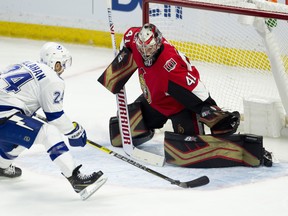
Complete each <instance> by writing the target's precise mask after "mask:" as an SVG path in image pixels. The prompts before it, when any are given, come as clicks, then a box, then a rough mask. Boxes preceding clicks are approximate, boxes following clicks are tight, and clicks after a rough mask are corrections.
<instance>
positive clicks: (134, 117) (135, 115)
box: [109, 102, 154, 147]
mask: <svg viewBox="0 0 288 216" xmlns="http://www.w3.org/2000/svg"><path fill="white" fill-rule="evenodd" d="M128 112H129V121H130V130H131V136H132V141H133V145H134V146H138V145H141V144H142V143H144V142H147V141H149V140H150V139H152V137H153V136H154V130H151V129H148V128H147V127H146V125H145V122H144V120H143V116H142V111H141V103H139V102H134V103H132V104H129V105H128ZM109 133H110V142H111V145H112V146H114V147H122V139H121V134H120V129H119V119H118V117H116V116H114V117H111V118H110V122H109Z"/></svg>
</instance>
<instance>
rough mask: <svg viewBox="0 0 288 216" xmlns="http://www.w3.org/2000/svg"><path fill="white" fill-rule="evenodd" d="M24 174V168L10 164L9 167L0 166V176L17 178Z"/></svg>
mask: <svg viewBox="0 0 288 216" xmlns="http://www.w3.org/2000/svg"><path fill="white" fill-rule="evenodd" d="M21 175H22V170H21V169H20V168H19V167H15V166H12V165H10V166H9V167H8V168H6V169H3V168H0V176H4V177H8V178H15V177H19V176H21Z"/></svg>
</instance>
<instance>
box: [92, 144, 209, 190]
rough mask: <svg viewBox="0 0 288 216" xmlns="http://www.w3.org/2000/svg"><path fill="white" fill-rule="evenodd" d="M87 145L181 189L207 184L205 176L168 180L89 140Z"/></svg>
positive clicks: (207, 180) (207, 179)
mask: <svg viewBox="0 0 288 216" xmlns="http://www.w3.org/2000/svg"><path fill="white" fill-rule="evenodd" d="M87 143H88V144H90V145H92V146H93V147H96V148H98V149H100V150H101V151H103V152H105V153H107V154H110V155H112V156H114V157H116V158H118V159H120V160H122V161H125V162H127V163H129V164H131V165H133V166H135V167H137V168H139V169H142V170H144V171H146V172H148V173H150V174H152V175H155V176H157V177H159V178H162V179H164V180H166V181H169V182H170V183H171V184H173V185H177V186H179V187H182V188H194V187H200V186H203V185H206V184H208V183H209V178H208V177H207V176H201V177H199V178H196V179H193V180H191V181H187V182H180V181H179V180H175V179H171V178H169V177H167V176H165V175H163V174H161V173H159V172H156V171H155V170H152V169H150V168H148V167H146V166H144V165H142V164H140V163H137V162H136V161H133V160H131V159H129V158H127V157H125V156H123V155H120V154H118V153H116V152H114V151H112V150H110V149H108V148H106V147H104V146H101V145H99V144H98V143H95V142H93V141H91V140H87Z"/></svg>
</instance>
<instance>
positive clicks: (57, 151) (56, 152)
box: [47, 142, 69, 161]
mask: <svg viewBox="0 0 288 216" xmlns="http://www.w3.org/2000/svg"><path fill="white" fill-rule="evenodd" d="M68 151H69V149H68V147H67V146H66V144H65V143H64V142H59V143H57V144H55V145H54V146H52V147H51V148H50V149H48V151H47V152H48V153H49V156H50V158H51V160H52V161H54V160H55V159H56V158H57V157H59V156H60V155H62V154H64V153H65V152H68Z"/></svg>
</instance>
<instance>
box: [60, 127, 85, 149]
mask: <svg viewBox="0 0 288 216" xmlns="http://www.w3.org/2000/svg"><path fill="white" fill-rule="evenodd" d="M73 125H74V127H75V128H74V129H73V130H72V131H71V132H70V133H68V134H65V135H66V136H67V137H68V140H69V144H70V145H71V146H73V147H76V146H81V147H84V146H85V145H86V142H87V135H86V131H85V129H84V128H83V127H82V126H81V125H80V124H78V123H77V122H73Z"/></svg>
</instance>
